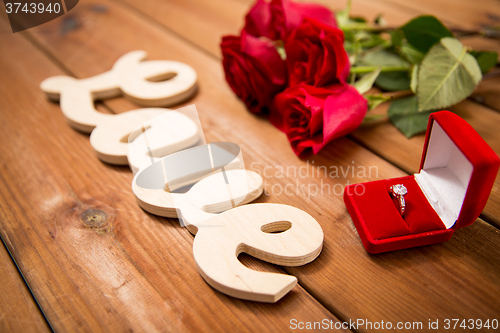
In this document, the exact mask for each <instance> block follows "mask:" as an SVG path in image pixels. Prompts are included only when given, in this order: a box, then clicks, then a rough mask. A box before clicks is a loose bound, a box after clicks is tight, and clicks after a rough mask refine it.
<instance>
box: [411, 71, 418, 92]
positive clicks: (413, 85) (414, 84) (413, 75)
mask: <svg viewBox="0 0 500 333" xmlns="http://www.w3.org/2000/svg"><path fill="white" fill-rule="evenodd" d="M417 86H418V65H414V66H413V68H412V70H411V82H410V89H411V91H413V93H414V94H416V93H417Z"/></svg>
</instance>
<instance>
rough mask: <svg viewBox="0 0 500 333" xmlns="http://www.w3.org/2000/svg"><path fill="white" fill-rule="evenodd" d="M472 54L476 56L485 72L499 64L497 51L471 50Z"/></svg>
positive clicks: (482, 71) (482, 70)
mask: <svg viewBox="0 0 500 333" xmlns="http://www.w3.org/2000/svg"><path fill="white" fill-rule="evenodd" d="M470 54H472V56H473V57H474V58H476V60H477V63H478V64H479V68H481V73H483V74H486V73H487V72H488V71H489V70H490V69H492V68H493V67H495V66H496V65H497V61H498V53H497V52H495V51H471V52H470Z"/></svg>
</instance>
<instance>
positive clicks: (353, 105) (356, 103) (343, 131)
mask: <svg viewBox="0 0 500 333" xmlns="http://www.w3.org/2000/svg"><path fill="white" fill-rule="evenodd" d="M345 87H346V89H345V90H343V91H342V92H341V93H339V94H332V95H330V96H328V98H326V100H325V104H324V107H323V122H324V123H323V137H324V139H323V142H322V143H321V144H317V145H315V146H313V151H314V153H315V154H317V153H318V152H319V151H320V150H321V149H322V148H323V147H324V146H325V145H326V144H327V143H329V142H331V141H333V140H335V139H337V138H340V137H342V136H345V135H347V134H349V133H351V132H352V131H354V130H355V129H356V128H358V127H359V125H361V122H362V121H363V118H364V117H365V114H366V111H367V110H368V101H367V100H366V99H365V98H364V97H363V96H361V95H360V94H359V93H358V91H357V90H356V88H354V87H353V86H350V85H346V86H345Z"/></svg>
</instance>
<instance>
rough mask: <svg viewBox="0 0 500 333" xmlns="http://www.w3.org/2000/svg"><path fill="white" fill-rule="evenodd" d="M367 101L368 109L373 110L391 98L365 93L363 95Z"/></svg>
mask: <svg viewBox="0 0 500 333" xmlns="http://www.w3.org/2000/svg"><path fill="white" fill-rule="evenodd" d="M363 97H365V98H366V100H367V101H368V110H373V109H375V108H376V107H377V106H379V105H380V104H382V103H384V102H387V101H389V100H391V97H384V96H382V94H380V95H365V96H363Z"/></svg>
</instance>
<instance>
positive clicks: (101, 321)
mask: <svg viewBox="0 0 500 333" xmlns="http://www.w3.org/2000/svg"><path fill="white" fill-rule="evenodd" d="M251 2H252V1H250V0H217V1H209V0H205V1H196V0H171V1H161V0H149V1H139V0H125V1H113V0H88V1H86V0H85V1H83V0H82V1H80V3H79V4H78V5H77V7H76V8H75V9H73V10H72V11H71V12H70V13H68V14H66V15H64V16H63V17H61V18H59V19H56V20H54V21H52V22H49V23H47V24H44V25H41V26H39V27H37V28H33V29H30V30H27V31H25V32H22V33H16V34H12V33H11V32H10V27H9V25H8V20H7V16H6V15H5V14H1V15H0V31H1V34H0V45H1V47H0V49H1V52H0V73H1V79H0V97H1V99H0V103H1V104H0V110H1V111H0V135H1V141H0V182H1V184H0V235H1V237H2V240H3V243H4V245H5V247H4V246H0V257H1V262H2V265H0V331H2V332H28V331H41V332H43V331H49V330H50V329H51V328H52V329H53V330H54V331H60V332H61V331H93V332H98V331H110V332H124V331H130V332H136V331H146V332H154V331H172V332H178V331H235V332H240V331H241V332H243V331H286V330H290V329H291V328H292V326H293V325H291V320H293V319H295V320H296V321H297V323H298V322H303V323H306V322H316V321H322V320H324V319H326V320H327V321H330V320H331V321H332V323H335V322H337V321H347V322H349V320H353V321H356V320H357V319H363V320H365V321H371V322H380V321H382V320H383V321H384V322H387V321H390V322H392V323H393V324H394V325H396V323H397V322H403V323H405V322H410V323H413V322H422V323H423V328H424V329H426V328H427V327H428V322H429V320H431V321H435V320H439V322H440V325H442V324H443V321H444V320H445V319H453V318H456V319H460V320H462V319H482V320H483V321H486V320H487V319H489V320H490V321H491V320H492V319H497V320H500V232H499V230H498V226H500V179H497V181H496V183H495V186H494V189H493V191H492V193H491V196H490V200H489V202H488V204H487V206H486V208H485V210H484V212H483V214H482V215H481V217H480V218H479V219H478V220H477V221H476V222H475V223H474V224H473V225H471V226H469V227H467V228H464V229H461V230H458V231H457V232H456V233H455V235H454V236H453V238H452V240H451V241H449V242H447V243H444V244H439V245H434V246H427V247H422V248H415V249H410V250H404V251H397V252H393V253H386V254H381V255H369V254H368V253H367V252H366V251H365V250H364V248H363V246H362V244H361V242H360V239H359V237H358V235H357V232H356V230H355V228H354V226H353V224H352V220H351V218H350V216H349V214H348V213H347V211H346V208H345V206H344V203H343V200H342V197H341V195H340V194H339V193H332V194H330V195H314V196H309V195H307V194H306V193H304V192H301V191H297V193H295V194H294V195H277V194H273V193H272V191H271V189H272V186H273V185H275V184H280V185H282V186H284V185H286V184H292V185H293V186H294V188H298V187H300V186H301V185H303V184H305V186H307V185H308V184H316V185H318V186H321V184H322V183H321V182H323V183H326V184H329V185H330V186H332V187H333V186H335V185H336V184H341V185H342V186H343V185H345V184H346V183H347V182H349V183H354V182H364V181H369V180H373V179H383V178H392V177H397V176H401V175H405V174H407V173H412V172H415V171H416V170H417V168H418V165H419V160H420V154H421V149H422V145H423V136H417V137H414V138H412V139H409V140H408V139H406V138H405V137H404V136H403V135H402V134H401V133H400V132H398V130H396V129H395V128H394V127H393V126H392V125H390V124H389V123H387V121H385V120H384V121H381V122H379V123H377V124H375V125H371V126H364V127H361V128H359V129H358V130H357V131H356V132H354V133H353V134H351V135H349V136H348V137H346V138H343V139H340V140H337V141H335V142H334V143H332V144H330V145H328V146H327V147H326V148H325V149H324V150H323V151H321V153H320V154H319V155H317V156H314V157H311V158H309V159H308V160H300V159H298V158H297V157H296V156H295V155H294V154H293V152H292V150H291V149H290V147H289V144H288V141H287V139H286V137H285V136H284V134H282V133H281V132H279V131H278V130H277V129H275V128H274V127H273V126H272V125H271V124H270V123H269V122H268V121H267V120H265V119H263V118H260V117H256V116H254V115H252V114H250V113H249V112H248V111H247V110H246V109H245V107H244V106H243V104H242V103H241V102H240V101H239V100H238V99H237V98H236V97H235V95H234V94H233V93H232V92H231V90H230V89H229V87H228V85H227V84H226V82H225V80H224V76H223V71H222V67H221V60H220V56H221V54H220V49H219V46H218V44H219V41H220V39H221V36H222V35H224V34H232V33H237V32H238V30H239V29H240V28H241V27H242V25H243V17H244V14H245V12H246V11H247V10H248V8H249V6H250V5H251ZM322 2H323V3H325V4H328V5H330V6H332V7H333V8H341V7H343V6H344V1H343V0H339V1H331V0H323V1H322ZM353 13H354V14H355V15H363V16H366V17H368V18H370V19H373V18H374V17H375V16H376V15H377V14H378V13H384V15H385V18H386V20H387V21H388V22H389V23H390V24H391V25H398V24H402V23H404V22H405V21H407V20H409V19H410V18H412V17H414V16H417V15H419V14H424V13H428V14H435V15H436V16H438V17H440V18H441V19H442V20H443V21H444V22H445V23H446V24H447V25H448V26H450V27H454V28H460V29H468V30H471V29H479V28H481V27H483V26H486V25H498V24H499V23H500V5H499V3H498V1H497V0H482V1H470V0H420V1H404V0H354V1H353ZM462 41H463V43H464V44H466V45H470V46H473V47H475V48H479V49H488V50H497V51H500V43H498V40H491V39H486V38H482V37H466V38H462ZM132 50H146V51H147V52H148V53H149V59H172V60H178V61H183V62H186V63H188V64H190V65H191V66H193V67H194V69H195V70H196V71H197V73H198V75H199V85H200V91H199V92H198V94H197V95H196V97H195V98H194V99H192V100H190V101H188V102H187V103H186V104H191V103H195V104H196V106H197V109H198V111H199V114H200V118H201V123H202V126H203V128H204V132H205V136H206V138H207V141H230V142H234V143H237V144H239V145H240V146H241V147H242V150H243V154H244V158H245V163H246V165H247V166H251V167H250V168H251V169H253V170H255V171H259V172H263V171H264V168H265V167H270V169H269V168H268V169H267V174H266V175H264V180H265V181H266V189H267V190H268V192H271V193H269V194H268V195H264V196H262V197H261V198H260V199H259V200H258V202H277V203H285V204H289V205H293V206H296V207H299V208H300V209H303V210H305V211H307V212H308V213H310V214H311V215H312V216H313V217H314V218H316V219H317V220H318V222H319V223H320V224H321V226H322V228H323V230H324V233H325V244H324V250H323V252H322V254H321V255H320V256H319V258H318V259H317V260H316V261H314V262H313V263H311V264H309V265H306V266H303V267H297V268H286V267H276V266H272V265H269V264H267V263H263V262H260V261H259V260H256V259H254V258H252V257H250V256H247V255H242V256H241V257H240V259H241V261H242V262H243V263H244V264H245V265H248V266H250V267H254V268H256V269H262V270H266V271H275V272H282V273H283V272H284V273H288V274H293V275H295V276H297V277H298V279H299V284H298V285H297V286H296V287H295V288H294V289H293V290H292V292H290V294H289V295H287V296H286V297H284V298H283V299H282V300H281V301H279V302H278V303H276V304H261V303H255V302H247V301H241V300H237V299H233V298H230V297H227V296H225V295H223V294H221V293H219V292H217V291H215V290H214V289H212V288H210V287H209V286H208V285H207V284H206V283H205V282H204V281H203V279H202V278H201V276H200V275H199V274H198V272H197V269H196V266H195V263H194V261H193V257H192V242H193V236H192V235H191V234H190V233H189V232H188V231H187V230H186V229H184V228H181V227H180V226H179V225H178V223H177V221H176V220H175V219H166V218H158V217H156V216H153V215H150V214H148V213H146V212H144V211H143V210H141V209H140V208H139V206H138V205H137V204H136V202H135V199H134V196H133V194H132V192H131V188H130V184H131V180H132V173H131V172H130V170H129V168H128V167H117V166H111V165H106V164H103V163H101V162H100V161H99V160H98V159H97V158H96V157H94V155H93V152H92V149H91V147H90V144H89V140H88V139H89V137H88V135H85V134H81V133H78V132H76V131H74V130H73V129H71V128H70V127H69V126H68V125H67V124H66V122H65V120H64V118H63V115H62V113H61V110H60V108H59V105H58V104H55V103H51V102H48V101H47V100H46V98H45V96H44V94H43V93H42V92H41V91H40V89H39V84H40V82H41V81H42V80H43V79H45V78H47V77H49V76H53V75H61V74H65V75H71V76H75V77H78V78H85V77H89V76H93V75H96V74H99V73H101V72H103V71H107V70H109V69H110V68H111V66H112V65H113V63H114V62H115V61H116V60H117V59H118V58H119V57H120V56H121V55H123V54H125V53H126V52H128V51H132ZM98 108H99V110H100V111H102V112H108V113H119V112H123V111H126V110H130V109H135V108H137V106H136V105H133V104H132V103H130V102H128V101H127V100H125V99H122V98H118V99H114V100H108V101H105V102H104V103H100V104H99V106H98ZM386 110H387V109H386V107H380V108H379V109H378V110H377V111H376V112H385V111H386ZM451 110H453V111H454V112H456V113H457V114H459V115H460V116H462V117H463V118H465V119H466V120H467V121H468V122H470V124H472V126H473V127H474V128H475V129H476V130H477V131H478V132H479V133H480V134H481V136H482V137H483V138H484V139H485V140H486V141H487V142H488V143H489V144H490V145H491V147H492V148H493V149H494V150H495V151H496V152H497V154H500V131H499V125H500V113H499V111H500V78H498V77H497V78H493V79H489V80H485V81H484V82H482V83H481V84H480V86H479V87H478V89H477V90H476V92H475V93H474V95H473V96H472V97H471V98H469V99H467V100H465V101H463V102H462V103H460V104H458V105H456V106H454V107H453V108H451ZM307 163H309V165H310V169H309V172H310V173H311V176H310V177H309V178H300V177H294V176H293V174H289V175H288V176H285V177H279V176H278V175H276V174H275V173H273V170H274V171H275V170H277V168H276V167H277V166H285V167H286V166H291V167H295V168H299V167H302V166H306V165H307ZM313 163H314V164H313ZM320 166H326V167H330V166H338V167H344V168H347V167H348V166H354V167H358V166H366V167H368V166H371V167H373V168H374V170H375V169H376V170H377V172H376V173H375V172H373V173H372V174H371V175H369V174H367V175H366V176H365V177H357V176H356V175H355V176H354V177H353V175H352V174H348V175H346V176H345V177H340V178H329V177H324V176H321V175H319V176H318V175H317V174H315V175H313V174H312V172H313V170H314V168H318V167H320ZM339 186H340V185H338V186H337V188H338V187H339ZM89 208H98V209H101V210H103V211H104V212H106V214H107V215H108V217H109V219H110V220H109V221H110V222H109V228H106V229H102V230H95V229H89V228H86V227H85V223H84V222H83V221H82V220H81V219H80V215H81V213H82V212H83V211H85V210H86V209H89ZM7 251H9V252H10V254H11V256H12V259H13V260H14V261H15V264H16V265H17V267H16V265H14V261H12V259H11V258H10V257H9V255H8V252H7ZM351 328H353V327H351ZM413 328H415V327H413ZM356 330H357V331H367V330H368V331H370V329H369V327H366V326H365V327H358V328H357V329H356ZM415 330H416V329H415Z"/></svg>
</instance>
